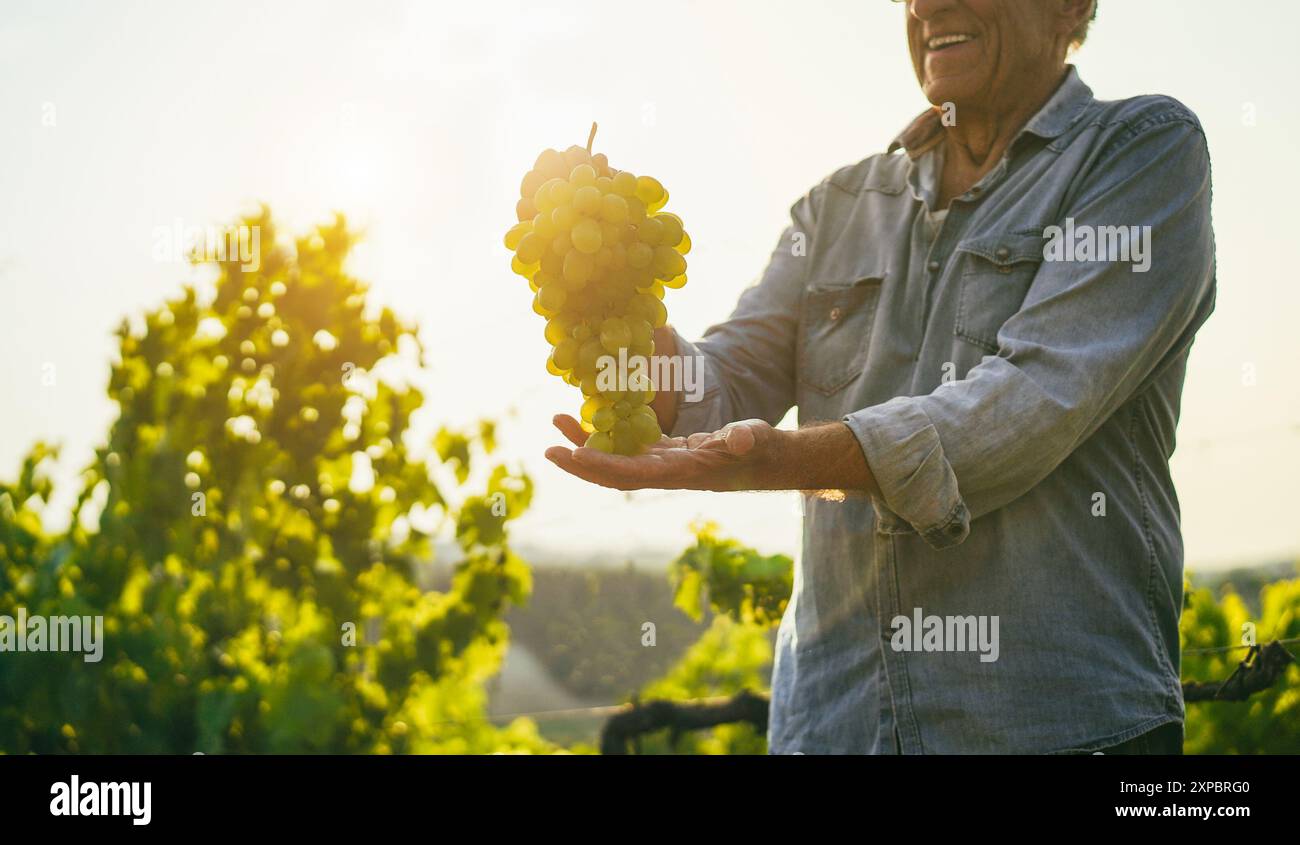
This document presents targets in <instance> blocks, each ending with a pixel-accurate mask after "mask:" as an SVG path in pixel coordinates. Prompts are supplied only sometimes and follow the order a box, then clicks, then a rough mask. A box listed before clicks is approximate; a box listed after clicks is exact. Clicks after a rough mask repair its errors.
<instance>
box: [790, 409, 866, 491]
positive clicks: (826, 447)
mask: <svg viewBox="0 0 1300 845" xmlns="http://www.w3.org/2000/svg"><path fill="white" fill-rule="evenodd" d="M777 434H778V437H777V438H775V440H774V441H773V444H772V446H771V448H770V449H768V450H766V451H767V452H768V454H767V455H766V456H765V459H764V460H765V463H767V464H768V472H767V473H765V474H766V475H768V477H769V480H770V481H771V483H772V484H773V488H772V489H779V490H843V491H844V492H846V493H864V494H870V495H873V496H879V495H880V487H879V485H877V484H876V479H875V477H874V476H873V475H872V474H871V467H870V466H869V465H868V464H867V459H866V456H864V455H863V454H862V446H861V445H860V444H859V443H858V439H857V437H856V436H854V434H853V432H852V431H851V430H850V429H849V427H848V426H846V425H845V424H844V423H841V422H832V423H821V424H817V425H810V426H805V427H803V428H800V429H798V430H796V431H778V432H777Z"/></svg>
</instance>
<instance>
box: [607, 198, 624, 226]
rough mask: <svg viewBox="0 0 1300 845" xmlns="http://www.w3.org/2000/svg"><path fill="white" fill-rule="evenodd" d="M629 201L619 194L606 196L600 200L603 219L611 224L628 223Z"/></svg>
mask: <svg viewBox="0 0 1300 845" xmlns="http://www.w3.org/2000/svg"><path fill="white" fill-rule="evenodd" d="M627 213H628V212H627V200H626V199H624V198H623V197H620V196H619V195H618V194H605V196H603V197H601V200H600V216H601V219H603V220H607V221H609V222H610V223H614V224H619V223H626V222H627Z"/></svg>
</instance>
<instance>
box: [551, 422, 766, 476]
mask: <svg viewBox="0 0 1300 845" xmlns="http://www.w3.org/2000/svg"><path fill="white" fill-rule="evenodd" d="M555 427H556V428H558V429H559V430H560V432H561V433H562V434H564V436H565V437H567V438H568V439H569V441H570V442H572V443H573V444H574V445H575V446H577V447H578V448H576V449H566V448H564V447H563V446H552V447H551V448H550V449H547V450H546V457H547V458H548V459H549V460H550V461H551V462H553V463H554V464H555V465H556V466H558V467H560V469H562V470H564V471H565V472H568V473H571V474H573V475H576V476H578V477H579V478H581V479H584V480H586V481H590V482H591V483H593V484H599V485H601V486H602V487H613V488H614V489H616V490H642V489H645V488H656V489H663V490H714V491H724V490H771V489H777V488H774V487H771V486H768V485H770V484H771V483H772V479H770V478H764V476H765V475H771V472H770V470H771V467H772V464H773V463H774V459H775V458H776V456H777V455H779V454H780V452H781V448H780V445H779V443H780V441H781V440H782V438H783V435H785V434H787V432H781V431H777V430H776V429H774V428H772V426H770V425H768V424H767V423H765V422H763V421H762V420H746V421H744V422H738V423H732V424H730V425H728V426H726V427H725V428H723V429H722V430H721V431H715V432H710V433H700V434H692V435H690V436H689V437H661V438H660V439H659V442H658V443H656V444H654V445H653V446H651V447H650V448H649V449H648V450H647V451H646V452H644V453H642V454H640V455H636V456H634V457H629V456H626V455H607V454H605V453H604V452H601V451H599V450H596V449H588V448H587V447H586V446H583V445H582V444H583V443H585V442H586V440H587V432H585V431H583V430H582V426H581V425H580V424H579V423H578V421H577V420H575V419H574V418H573V417H570V416H567V415H560V416H557V417H556V418H555Z"/></svg>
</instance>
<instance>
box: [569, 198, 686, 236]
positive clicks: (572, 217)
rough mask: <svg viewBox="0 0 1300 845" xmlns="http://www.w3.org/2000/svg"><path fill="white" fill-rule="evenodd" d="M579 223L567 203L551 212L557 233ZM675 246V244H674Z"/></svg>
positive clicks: (571, 207) (574, 212)
mask: <svg viewBox="0 0 1300 845" xmlns="http://www.w3.org/2000/svg"><path fill="white" fill-rule="evenodd" d="M577 222H578V212H576V211H574V210H573V206H572V205H569V204H568V203H565V204H564V205H557V206H556V207H555V210H554V211H552V212H551V223H552V224H553V225H554V226H555V230H556V231H557V232H567V231H569V230H570V229H572V228H573V224H575V223H577ZM672 245H673V246H675V244H672Z"/></svg>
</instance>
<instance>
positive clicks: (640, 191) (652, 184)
mask: <svg viewBox="0 0 1300 845" xmlns="http://www.w3.org/2000/svg"><path fill="white" fill-rule="evenodd" d="M663 195H664V186H663V185H661V184H659V180H658V179H656V178H654V177H653V176H638V177H637V180H636V198H637V199H639V200H641V202H643V203H645V204H646V206H647V207H648V206H649V205H650V204H651V203H653V202H655V201H656V200H658V199H660V198H661V197H663Z"/></svg>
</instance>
